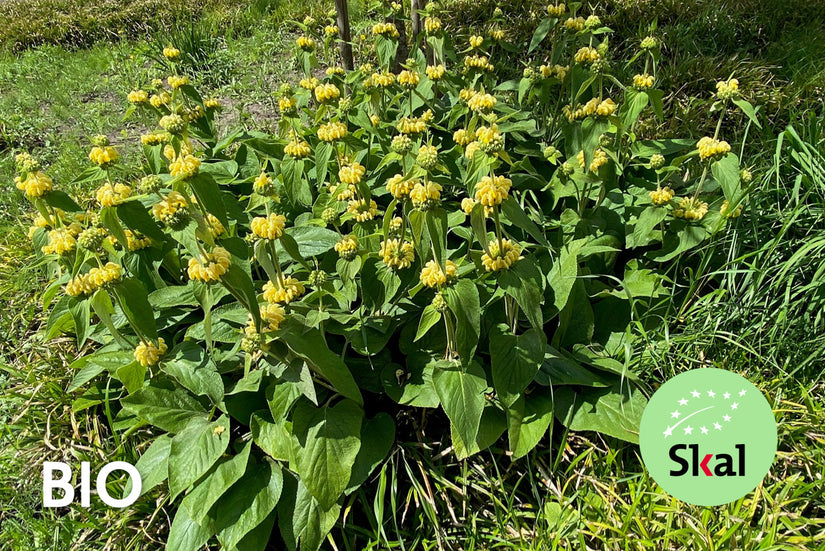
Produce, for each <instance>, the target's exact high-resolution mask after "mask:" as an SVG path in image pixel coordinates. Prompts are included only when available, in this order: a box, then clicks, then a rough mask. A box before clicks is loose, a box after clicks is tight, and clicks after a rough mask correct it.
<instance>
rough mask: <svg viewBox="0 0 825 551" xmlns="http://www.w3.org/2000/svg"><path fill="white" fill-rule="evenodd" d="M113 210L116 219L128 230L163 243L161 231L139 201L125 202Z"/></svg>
mask: <svg viewBox="0 0 825 551" xmlns="http://www.w3.org/2000/svg"><path fill="white" fill-rule="evenodd" d="M115 208H116V209H117V216H118V218H120V220H121V221H122V222H123V223H124V224H126V225H127V226H128V227H129V228H130V229H132V230H135V231H139V232H140V233H142V234H143V235H145V236H146V237H150V238H152V239H153V240H154V241H157V242H162V241H163V239H164V236H163V230H161V229H160V227H159V226H158V225H157V223H156V222H155V221H154V219H153V218H152V217H151V216H150V215H149V212H148V211H147V210H146V207H144V206H143V204H142V203H141V202H140V201H126V202H124V203H120V204H119V205H117V206H116V207H115Z"/></svg>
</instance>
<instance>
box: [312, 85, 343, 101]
mask: <svg viewBox="0 0 825 551" xmlns="http://www.w3.org/2000/svg"><path fill="white" fill-rule="evenodd" d="M340 96H341V90H339V89H338V87H337V86H335V85H334V84H332V83H331V82H327V83H325V84H319V85H318V86H316V87H315V99H316V100H318V101H319V102H320V103H330V102H333V101H335V100H337V99H338V98H339V97H340Z"/></svg>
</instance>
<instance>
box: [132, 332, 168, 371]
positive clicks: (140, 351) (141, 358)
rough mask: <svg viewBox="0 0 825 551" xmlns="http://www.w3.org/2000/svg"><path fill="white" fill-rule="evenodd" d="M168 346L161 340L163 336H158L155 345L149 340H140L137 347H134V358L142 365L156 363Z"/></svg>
mask: <svg viewBox="0 0 825 551" xmlns="http://www.w3.org/2000/svg"><path fill="white" fill-rule="evenodd" d="M168 348H169V347H168V346H166V341H164V340H163V337H158V344H157V346H156V345H155V343H153V342H151V341H149V342H142V343H140V344H139V345H137V348H135V360H136V361H137V362H138V363H139V364H140V365H142V366H143V367H151V366H153V365H157V363H158V361H160V358H161V356H163V355H164V354H166V350H168Z"/></svg>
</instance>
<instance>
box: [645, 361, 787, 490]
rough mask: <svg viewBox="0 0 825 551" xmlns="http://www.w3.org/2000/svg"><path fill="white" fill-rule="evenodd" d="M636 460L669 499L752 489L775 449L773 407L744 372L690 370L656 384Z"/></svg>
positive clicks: (709, 369) (763, 473)
mask: <svg viewBox="0 0 825 551" xmlns="http://www.w3.org/2000/svg"><path fill="white" fill-rule="evenodd" d="M639 445H640V447H641V451H642V459H643V460H644V463H645V466H646V467H647V470H648V472H650V475H651V476H652V477H653V479H654V480H655V481H656V482H657V483H658V484H659V486H661V487H662V489H664V490H665V491H666V492H667V493H669V494H670V495H672V496H673V497H675V498H677V499H680V500H682V501H685V502H687V503H692V504H694V505H721V504H723V503H729V502H731V501H736V500H737V499H739V498H741V497H743V496H744V495H746V494H747V493H748V492H750V491H752V490H753V489H754V488H756V486H758V485H759V482H761V480H762V479H763V478H764V477H765V475H766V474H767V473H768V470H770V468H771V464H772V463H773V459H774V456H775V455H776V420H775V419H774V416H773V412H772V411H771V406H770V404H768V401H767V400H766V399H765V397H764V396H763V395H762V393H761V392H759V390H758V389H757V388H756V387H755V386H754V385H753V384H751V383H750V381H748V380H747V379H745V378H744V377H741V376H739V375H737V374H736V373H731V372H730V371H724V370H722V369H712V368H703V369H694V370H692V371H688V372H686V373H681V374H679V375H677V376H676V377H674V378H672V379H670V380H669V381H668V382H666V383H665V384H664V385H662V386H661V388H659V390H657V391H656V392H655V393H654V394H653V396H652V397H651V399H650V402H649V403H648V405H647V407H646V408H645V410H644V413H643V414H642V422H641V425H640V427H639Z"/></svg>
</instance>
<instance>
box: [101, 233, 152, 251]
mask: <svg viewBox="0 0 825 551" xmlns="http://www.w3.org/2000/svg"><path fill="white" fill-rule="evenodd" d="M125 233H126V246H127V247H128V249H129V250H130V251H138V250H140V249H145V248H146V247H149V246H150V245H151V244H152V240H151V239H149V238H148V237H146V236H145V235H141V234H139V233H135V232H133V231H132V230H125ZM110 240H111V237H110Z"/></svg>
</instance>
